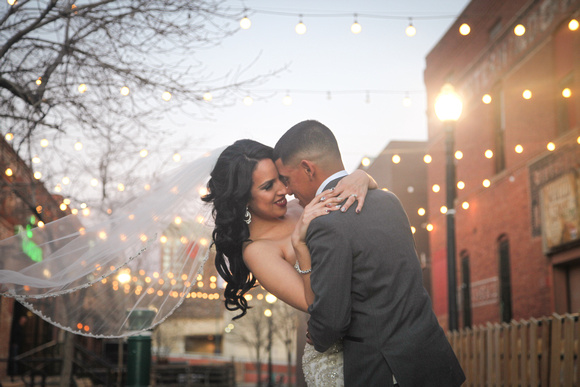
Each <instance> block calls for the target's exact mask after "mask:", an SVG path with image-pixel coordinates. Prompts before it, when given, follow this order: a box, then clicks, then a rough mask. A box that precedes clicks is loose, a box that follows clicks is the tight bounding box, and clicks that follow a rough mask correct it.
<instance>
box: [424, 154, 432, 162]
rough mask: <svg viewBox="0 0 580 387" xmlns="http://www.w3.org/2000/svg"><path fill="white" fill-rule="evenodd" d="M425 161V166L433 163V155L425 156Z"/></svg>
mask: <svg viewBox="0 0 580 387" xmlns="http://www.w3.org/2000/svg"><path fill="white" fill-rule="evenodd" d="M423 161H424V162H425V164H429V163H430V162H431V161H433V157H431V155H425V156H423Z"/></svg>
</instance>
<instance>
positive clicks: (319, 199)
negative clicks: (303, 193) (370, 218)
mask: <svg viewBox="0 0 580 387" xmlns="http://www.w3.org/2000/svg"><path fill="white" fill-rule="evenodd" d="M335 191H336V190H331V189H329V190H326V191H323V192H321V193H320V194H318V195H316V196H315V197H314V199H312V201H311V202H310V203H309V204H308V205H307V206H306V207H304V211H303V212H302V215H300V219H298V223H296V227H295V228H294V232H293V233H292V245H293V246H294V247H298V246H300V245H301V244H305V243H306V242H305V241H306V231H307V230H308V226H309V225H310V222H311V221H312V219H315V218H318V217H319V216H322V215H326V214H329V213H331V212H332V211H337V210H339V209H340V203H341V202H342V201H343V200H344V199H343V198H340V197H338V196H337V195H336V194H335Z"/></svg>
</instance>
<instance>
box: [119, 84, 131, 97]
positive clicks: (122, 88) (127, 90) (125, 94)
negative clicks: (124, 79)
mask: <svg viewBox="0 0 580 387" xmlns="http://www.w3.org/2000/svg"><path fill="white" fill-rule="evenodd" d="M129 93H130V90H129V88H128V87H127V86H123V87H121V95H124V96H127V95H129Z"/></svg>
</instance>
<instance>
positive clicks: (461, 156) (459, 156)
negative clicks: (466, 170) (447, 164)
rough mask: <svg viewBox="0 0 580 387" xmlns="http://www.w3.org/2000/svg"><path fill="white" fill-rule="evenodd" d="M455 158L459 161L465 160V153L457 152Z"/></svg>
mask: <svg viewBox="0 0 580 387" xmlns="http://www.w3.org/2000/svg"><path fill="white" fill-rule="evenodd" d="M455 158H456V159H457V160H461V159H462V158H463V152H462V151H460V150H458V151H456V152H455Z"/></svg>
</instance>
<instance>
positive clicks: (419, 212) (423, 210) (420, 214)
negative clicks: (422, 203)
mask: <svg viewBox="0 0 580 387" xmlns="http://www.w3.org/2000/svg"><path fill="white" fill-rule="evenodd" d="M425 212H426V211H425V209H424V208H422V207H421V208H419V209H418V210H417V214H419V216H423V215H425Z"/></svg>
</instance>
